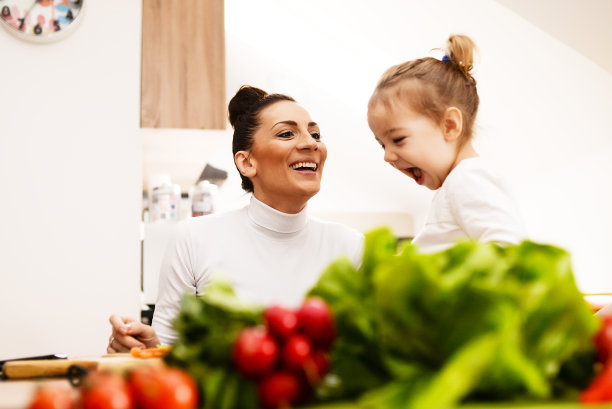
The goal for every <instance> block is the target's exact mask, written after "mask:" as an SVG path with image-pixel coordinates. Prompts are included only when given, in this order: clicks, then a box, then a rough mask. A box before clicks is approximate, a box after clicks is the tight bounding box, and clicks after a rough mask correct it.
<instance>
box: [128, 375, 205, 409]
mask: <svg viewBox="0 0 612 409" xmlns="http://www.w3.org/2000/svg"><path fill="white" fill-rule="evenodd" d="M129 385H130V392H131V393H132V396H133V398H134V403H135V407H136V408H137V409H194V408H196V407H197V405H198V398H199V393H198V388H197V386H196V383H195V381H194V380H193V378H192V377H191V376H190V375H189V374H188V373H187V372H185V371H184V370H182V369H179V368H153V367H149V366H142V367H138V368H136V369H134V370H133V371H132V372H131V373H130V376H129Z"/></svg>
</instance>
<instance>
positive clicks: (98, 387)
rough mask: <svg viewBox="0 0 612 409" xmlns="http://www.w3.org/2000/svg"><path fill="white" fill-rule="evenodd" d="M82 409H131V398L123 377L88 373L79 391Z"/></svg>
mask: <svg viewBox="0 0 612 409" xmlns="http://www.w3.org/2000/svg"><path fill="white" fill-rule="evenodd" d="M81 399H82V408H83V409H132V408H133V407H134V405H133V403H132V396H131V395H130V391H129V389H128V384H127V382H126V380H125V379H124V378H123V376H121V375H119V374H117V373H112V372H103V371H93V372H90V373H89V374H88V375H87V377H86V378H85V380H84V383H83V388H82V391H81Z"/></svg>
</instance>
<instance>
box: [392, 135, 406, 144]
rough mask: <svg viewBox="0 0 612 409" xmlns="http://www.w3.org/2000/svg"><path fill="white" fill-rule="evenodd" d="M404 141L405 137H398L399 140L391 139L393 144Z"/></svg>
mask: <svg viewBox="0 0 612 409" xmlns="http://www.w3.org/2000/svg"><path fill="white" fill-rule="evenodd" d="M404 139H406V137H405V136H400V137H399V138H393V143H400V142H401V141H403V140H404Z"/></svg>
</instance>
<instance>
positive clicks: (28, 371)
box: [2, 353, 163, 379]
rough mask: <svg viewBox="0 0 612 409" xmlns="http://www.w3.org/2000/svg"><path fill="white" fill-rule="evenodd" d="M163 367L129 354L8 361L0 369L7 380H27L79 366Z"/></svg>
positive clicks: (158, 361)
mask: <svg viewBox="0 0 612 409" xmlns="http://www.w3.org/2000/svg"><path fill="white" fill-rule="evenodd" d="M145 364H146V365H163V361H162V359H161V358H147V359H143V358H134V357H132V356H131V355H130V354H129V353H125V354H108V355H104V356H102V357H96V358H84V359H49V360H46V359H40V360H37V359H36V360H28V361H9V362H5V363H4V366H3V367H2V372H3V374H4V376H6V377H7V378H9V379H27V378H38V377H49V376H65V375H66V374H67V373H68V368H70V367H71V366H72V365H79V366H81V367H83V368H85V369H88V370H92V369H100V370H109V371H114V372H125V371H128V370H130V369H132V368H135V367H137V366H140V365H145Z"/></svg>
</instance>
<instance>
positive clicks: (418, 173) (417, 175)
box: [407, 168, 424, 185]
mask: <svg viewBox="0 0 612 409" xmlns="http://www.w3.org/2000/svg"><path fill="white" fill-rule="evenodd" d="M407 172H408V174H409V175H410V176H411V177H412V178H413V179H414V181H415V182H417V183H418V184H419V185H422V184H423V179H424V178H423V171H422V170H421V169H419V168H408V170H407Z"/></svg>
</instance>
